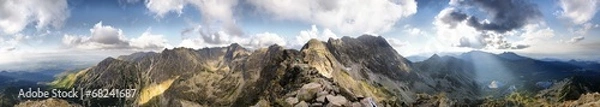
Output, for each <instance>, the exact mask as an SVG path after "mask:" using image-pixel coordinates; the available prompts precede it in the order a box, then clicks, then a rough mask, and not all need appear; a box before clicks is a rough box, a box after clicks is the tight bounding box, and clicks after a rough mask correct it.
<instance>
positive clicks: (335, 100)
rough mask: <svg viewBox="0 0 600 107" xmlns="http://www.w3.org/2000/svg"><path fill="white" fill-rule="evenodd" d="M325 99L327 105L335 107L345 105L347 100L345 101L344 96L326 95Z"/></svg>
mask: <svg viewBox="0 0 600 107" xmlns="http://www.w3.org/2000/svg"><path fill="white" fill-rule="evenodd" d="M325 97H326V98H327V101H329V104H331V105H333V106H336V107H340V106H343V105H344V104H346V103H347V102H348V100H346V98H345V97H344V96H339V95H337V96H333V95H327V96H325Z"/></svg>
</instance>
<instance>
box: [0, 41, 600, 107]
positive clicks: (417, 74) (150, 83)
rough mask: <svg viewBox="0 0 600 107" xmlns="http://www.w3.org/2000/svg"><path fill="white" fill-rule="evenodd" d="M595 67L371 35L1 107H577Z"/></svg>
mask: <svg viewBox="0 0 600 107" xmlns="http://www.w3.org/2000/svg"><path fill="white" fill-rule="evenodd" d="M598 65H599V64H598V63H593V62H581V61H569V62H563V61H542V60H537V59H532V58H528V57H524V56H520V55H518V54H515V53H511V52H505V53H501V54H492V53H486V52H481V51H471V52H467V53H464V54H460V55H458V56H439V55H437V54H434V55H432V56H431V57H429V58H426V59H424V60H423V61H418V62H412V61H410V60H408V59H406V58H405V57H403V56H402V55H400V54H398V53H397V52H396V51H395V50H394V49H393V48H392V47H391V46H390V44H389V43H388V42H387V41H386V39H385V38H383V37H381V36H371V35H362V36H359V37H357V38H351V37H342V38H340V39H329V40H328V41H326V42H325V41H318V40H316V39H312V40H310V41H308V42H307V43H306V44H305V45H304V46H303V47H302V48H301V49H300V50H296V49H285V48H284V47H282V46H278V45H276V44H275V45H272V46H269V47H267V48H260V49H256V50H248V49H246V48H244V47H242V46H240V45H238V44H235V43H234V44H231V45H229V46H226V47H215V48H202V49H190V48H174V49H164V50H163V51H162V52H138V53H133V54H130V55H123V56H119V57H117V58H110V57H109V58H106V59H104V60H102V61H101V62H99V63H98V64H96V65H95V66H92V67H89V68H86V69H83V70H81V71H76V72H68V73H66V74H65V75H63V76H61V77H58V78H56V79H55V80H54V81H53V82H51V83H49V84H48V85H47V86H49V87H52V88H63V89H70V88H77V89H80V88H82V89H136V90H138V92H137V93H136V96H135V97H132V98H84V99H83V100H79V99H34V100H31V99H15V98H14V97H11V96H14V95H13V94H10V93H8V94H7V93H4V94H3V95H2V97H3V98H4V99H11V100H6V101H5V100H3V101H0V102H3V103H2V104H0V105H11V104H16V106H35V105H44V104H49V103H51V104H56V105H63V106H186V107H187V106H235V107H239V106H259V107H265V106H285V107H289V106H298V107H308V106H328V107H331V106H333V107H338V106H353V107H356V106H359V107H360V106H363V107H364V106H368V107H371V106H375V105H376V106H393V107H397V106H477V105H482V106H511V105H512V106H563V105H567V106H573V105H575V106H576V105H586V104H598V103H600V102H599V101H597V100H595V101H594V100H589V99H590V98H591V99H594V98H597V97H596V96H599V94H597V93H596V94H594V92H598V91H600V80H599V79H600V78H598V77H600V68H599V66H598ZM548 84H549V85H548ZM580 96H581V97H580ZM27 100H31V101H27Z"/></svg>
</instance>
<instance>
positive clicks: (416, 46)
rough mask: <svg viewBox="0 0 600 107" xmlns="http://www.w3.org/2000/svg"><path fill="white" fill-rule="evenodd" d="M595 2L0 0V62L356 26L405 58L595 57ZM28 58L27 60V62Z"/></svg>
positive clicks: (336, 31) (258, 39)
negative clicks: (478, 53) (469, 55)
mask: <svg viewBox="0 0 600 107" xmlns="http://www.w3.org/2000/svg"><path fill="white" fill-rule="evenodd" d="M599 6H600V2H599V1H598V0H449V1H448V0H416V1H414V0H368V1H364V0H2V1H0V68H5V69H18V68H24V67H27V66H40V65H35V64H45V65H44V66H47V64H48V63H47V62H51V61H63V62H68V63H75V64H82V63H95V62H98V61H100V60H102V59H104V58H106V57H117V56H119V55H127V54H130V53H133V52H140V51H142V52H148V51H156V52H160V51H162V50H163V49H165V48H167V49H170V48H174V47H188V48H194V49H198V48H204V47H220V46H228V45H229V44H231V43H239V44H240V45H242V46H244V47H246V48H249V49H257V48H261V47H267V46H270V45H273V44H278V45H280V46H284V47H287V48H293V49H299V48H300V47H301V46H302V45H304V43H306V42H307V41H308V40H310V39H311V38H316V39H319V40H322V41H327V40H328V39H329V38H341V37H343V36H350V37H357V36H360V35H363V34H370V35H376V36H383V37H384V38H386V39H387V41H388V43H390V44H391V45H392V46H393V47H394V49H396V51H397V52H398V53H400V54H401V55H402V56H405V57H408V56H430V55H432V54H436V53H437V54H440V53H461V52H468V51H472V50H479V51H485V52H492V53H501V52H515V53H517V54H520V55H524V56H528V57H532V58H555V59H578V60H595V61H599V60H600V54H599V53H600V35H598V34H600V32H599V30H598V29H599V28H598V27H599V25H598V24H600V23H599V21H600V19H599V18H598V15H597V14H596V13H597V11H598V10H599ZM25 65H27V66H25Z"/></svg>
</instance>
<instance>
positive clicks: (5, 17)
mask: <svg viewBox="0 0 600 107" xmlns="http://www.w3.org/2000/svg"><path fill="white" fill-rule="evenodd" d="M67 6H68V5H67V1H66V0H2V1H0V29H2V32H4V33H6V34H15V33H18V32H20V31H22V30H23V29H24V28H25V27H27V25H29V23H33V22H35V28H37V29H43V28H45V27H47V26H52V27H55V28H59V27H61V26H62V24H63V22H64V21H65V19H66V18H67V17H68V16H69V10H68V7H67Z"/></svg>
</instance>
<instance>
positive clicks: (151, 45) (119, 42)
mask: <svg viewBox="0 0 600 107" xmlns="http://www.w3.org/2000/svg"><path fill="white" fill-rule="evenodd" d="M90 33H91V34H90V36H75V35H68V34H66V35H64V36H63V38H62V42H63V44H64V45H65V46H67V47H69V48H78V49H162V48H164V47H166V46H168V44H166V39H164V38H163V36H162V35H153V34H150V33H149V31H146V32H144V33H143V34H142V35H141V36H139V37H138V38H133V39H131V40H129V39H127V38H126V37H125V36H124V35H123V31H122V30H121V29H117V28H114V27H112V26H105V25H102V22H98V23H97V24H96V25H94V27H93V28H92V29H90Z"/></svg>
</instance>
